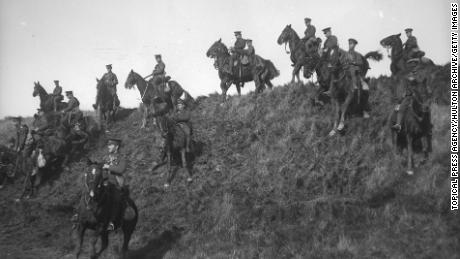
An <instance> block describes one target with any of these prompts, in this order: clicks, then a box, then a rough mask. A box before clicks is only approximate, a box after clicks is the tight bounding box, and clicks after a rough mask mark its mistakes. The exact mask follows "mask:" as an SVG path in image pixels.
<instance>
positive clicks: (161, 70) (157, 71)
mask: <svg viewBox="0 0 460 259" xmlns="http://www.w3.org/2000/svg"><path fill="white" fill-rule="evenodd" d="M165 68H166V65H165V63H164V62H163V61H160V62H158V64H156V65H155V68H154V69H153V72H152V75H153V76H164V75H165V74H166V72H165Z"/></svg>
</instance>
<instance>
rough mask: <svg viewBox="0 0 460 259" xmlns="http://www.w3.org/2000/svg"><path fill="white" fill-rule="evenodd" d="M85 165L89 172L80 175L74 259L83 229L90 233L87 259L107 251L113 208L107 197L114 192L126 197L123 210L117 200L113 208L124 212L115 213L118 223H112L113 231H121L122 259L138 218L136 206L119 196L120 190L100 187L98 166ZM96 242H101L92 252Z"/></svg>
mask: <svg viewBox="0 0 460 259" xmlns="http://www.w3.org/2000/svg"><path fill="white" fill-rule="evenodd" d="M88 165H89V167H90V168H89V169H90V170H89V172H85V174H84V189H83V192H82V198H81V202H80V205H79V210H78V211H79V213H78V217H77V219H76V225H75V229H76V232H77V237H78V242H77V247H76V258H79V257H80V254H81V252H82V245H83V241H84V237H85V232H86V230H87V229H91V230H93V231H94V234H93V236H92V240H91V255H90V258H92V259H96V258H98V257H99V256H100V255H101V254H102V252H104V250H105V249H106V248H107V247H108V244H109V232H108V230H107V226H108V224H109V218H110V213H111V206H113V204H112V203H113V202H112V200H111V199H113V197H111V194H113V193H114V192H119V193H118V195H126V196H125V198H124V200H125V202H126V205H127V206H125V205H124V204H121V201H120V200H119V202H117V204H116V205H117V206H121V208H124V209H120V210H119V211H120V215H118V220H117V222H114V224H115V229H119V228H121V230H122V231H123V245H122V248H121V254H120V258H125V256H126V252H127V250H128V244H129V241H130V239H131V235H132V234H133V232H134V229H135V227H136V225H137V220H138V217H139V213H138V210H137V206H136V204H135V203H134V201H133V200H132V199H131V198H130V197H129V195H127V194H121V192H123V190H118V189H116V187H114V186H110V185H106V184H105V183H104V176H103V169H102V164H100V163H95V162H92V161H88ZM99 238H100V239H101V247H100V249H99V251H98V252H96V243H97V241H98V239H99Z"/></svg>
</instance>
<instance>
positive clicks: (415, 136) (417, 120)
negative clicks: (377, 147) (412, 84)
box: [389, 82, 432, 175]
mask: <svg viewBox="0 0 460 259" xmlns="http://www.w3.org/2000/svg"><path fill="white" fill-rule="evenodd" d="M423 84H424V85H423V86H421V87H417V89H415V88H413V89H412V91H411V92H412V93H411V94H406V96H405V97H404V98H403V100H402V102H401V105H400V107H405V109H401V108H400V109H399V111H395V110H393V111H392V112H391V114H390V119H389V127H390V128H391V127H392V126H393V125H395V123H396V121H397V116H398V112H401V114H400V116H401V129H400V130H399V131H398V130H395V129H393V128H392V131H391V134H392V142H393V145H394V147H395V149H396V152H397V153H401V151H402V150H403V149H404V148H407V173H408V174H409V175H412V174H413V173H414V172H413V166H414V160H413V153H414V150H417V151H418V150H420V147H421V149H422V152H423V154H424V160H423V161H425V160H426V159H428V156H429V153H430V152H431V138H432V133H431V132H432V130H431V129H432V124H431V110H430V108H429V107H430V102H431V101H430V98H429V97H428V96H429V94H428V92H429V91H428V90H427V85H426V82H424V83H423Z"/></svg>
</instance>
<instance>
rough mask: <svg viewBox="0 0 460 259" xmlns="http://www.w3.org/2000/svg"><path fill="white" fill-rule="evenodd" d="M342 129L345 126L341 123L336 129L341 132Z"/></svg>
mask: <svg viewBox="0 0 460 259" xmlns="http://www.w3.org/2000/svg"><path fill="white" fill-rule="evenodd" d="M343 128H345V124H344V123H343V122H341V123H339V126H338V127H337V130H338V131H342V130H343Z"/></svg>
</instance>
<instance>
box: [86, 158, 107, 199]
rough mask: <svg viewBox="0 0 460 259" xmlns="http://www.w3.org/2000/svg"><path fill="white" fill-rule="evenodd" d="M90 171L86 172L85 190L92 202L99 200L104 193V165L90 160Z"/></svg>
mask: <svg viewBox="0 0 460 259" xmlns="http://www.w3.org/2000/svg"><path fill="white" fill-rule="evenodd" d="M88 166H89V169H88V171H87V172H85V180H84V181H85V188H86V192H87V194H88V195H89V198H90V199H91V200H98V199H99V198H100V197H101V194H102V191H103V182H104V177H103V171H102V164H101V163H97V162H93V161H91V160H89V159H88Z"/></svg>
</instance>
